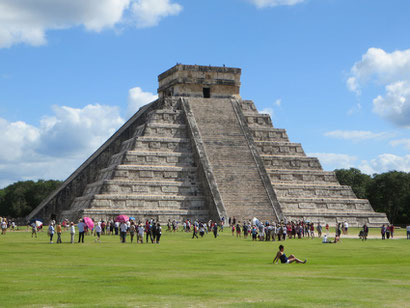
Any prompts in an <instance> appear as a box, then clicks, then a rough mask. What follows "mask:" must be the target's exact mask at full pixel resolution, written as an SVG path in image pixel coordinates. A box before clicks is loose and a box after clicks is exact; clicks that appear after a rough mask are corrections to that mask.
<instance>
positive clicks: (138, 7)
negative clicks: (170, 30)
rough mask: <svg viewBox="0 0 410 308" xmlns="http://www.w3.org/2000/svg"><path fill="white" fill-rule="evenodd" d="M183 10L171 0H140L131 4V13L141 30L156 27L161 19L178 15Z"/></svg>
mask: <svg viewBox="0 0 410 308" xmlns="http://www.w3.org/2000/svg"><path fill="white" fill-rule="evenodd" d="M181 10H182V6H181V5H179V4H178V3H171V2H170V1H169V0H138V1H136V2H133V3H132V4H131V11H132V14H133V15H134V16H135V20H136V25H137V27H139V28H145V27H152V26H156V25H157V24H158V23H159V21H160V20H161V18H164V17H167V16H170V15H178V14H179V13H180V12H181Z"/></svg>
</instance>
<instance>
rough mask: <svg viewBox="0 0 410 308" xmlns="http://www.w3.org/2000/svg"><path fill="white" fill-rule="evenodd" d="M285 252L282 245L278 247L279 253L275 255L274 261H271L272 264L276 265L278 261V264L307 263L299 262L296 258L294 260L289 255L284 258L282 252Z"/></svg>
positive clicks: (284, 255)
mask: <svg viewBox="0 0 410 308" xmlns="http://www.w3.org/2000/svg"><path fill="white" fill-rule="evenodd" d="M284 250H285V247H283V245H279V251H278V253H277V254H276V257H275V259H273V264H275V262H276V263H278V261H279V260H280V263H293V262H296V263H303V264H305V263H306V262H307V260H306V259H305V261H302V260H299V259H298V258H296V257H295V256H294V255H290V256H289V257H287V256H286V254H285V253H284V252H283V251H284Z"/></svg>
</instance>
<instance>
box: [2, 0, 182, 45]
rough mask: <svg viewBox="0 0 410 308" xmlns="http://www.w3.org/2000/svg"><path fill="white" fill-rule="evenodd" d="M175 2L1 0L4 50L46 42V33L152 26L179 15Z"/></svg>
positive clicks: (135, 0)
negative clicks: (162, 19) (20, 44)
mask: <svg viewBox="0 0 410 308" xmlns="http://www.w3.org/2000/svg"><path fill="white" fill-rule="evenodd" d="M170 1H171V0H58V1H57V0H36V1H33V0H1V1H0V48H2V47H10V46H12V45H14V44H17V43H26V44H30V45H33V46H38V45H43V44H45V43H46V41H47V40H46V31H47V30H52V29H68V28H71V27H76V26H83V27H85V28H86V29H87V30H89V31H96V32H99V31H102V30H103V29H107V28H113V27H114V26H116V25H117V24H120V23H124V22H125V20H126V19H128V20H127V22H128V23H131V24H135V25H136V26H137V27H150V26H155V25H157V24H158V22H159V21H160V19H161V18H164V17H166V16H169V15H177V14H178V13H179V12H180V11H181V8H182V7H181V6H180V5H179V4H174V3H171V2H170Z"/></svg>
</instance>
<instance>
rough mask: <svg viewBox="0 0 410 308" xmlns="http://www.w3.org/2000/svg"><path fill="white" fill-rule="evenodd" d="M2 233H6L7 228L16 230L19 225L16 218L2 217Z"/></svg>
mask: <svg viewBox="0 0 410 308" xmlns="http://www.w3.org/2000/svg"><path fill="white" fill-rule="evenodd" d="M0 227H1V234H2V235H6V232H7V230H10V231H16V230H17V225H16V223H15V222H14V220H9V219H7V218H6V217H0Z"/></svg>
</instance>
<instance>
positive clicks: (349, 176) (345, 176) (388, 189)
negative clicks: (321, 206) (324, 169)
mask: <svg viewBox="0 0 410 308" xmlns="http://www.w3.org/2000/svg"><path fill="white" fill-rule="evenodd" d="M335 173H336V176H337V179H338V180H339V182H340V184H342V185H349V186H351V187H352V189H353V191H354V193H355V194H356V196H357V197H358V198H361V199H368V200H369V201H370V204H371V205H372V206H373V209H374V210H375V211H376V212H384V213H386V215H387V218H388V219H389V221H390V222H391V223H393V224H396V225H404V224H407V223H409V222H410V172H409V173H406V172H400V171H389V172H385V173H381V174H374V175H372V176H370V175H367V174H364V173H361V171H360V170H358V169H355V168H350V169H336V170H335Z"/></svg>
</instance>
